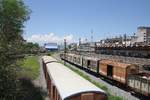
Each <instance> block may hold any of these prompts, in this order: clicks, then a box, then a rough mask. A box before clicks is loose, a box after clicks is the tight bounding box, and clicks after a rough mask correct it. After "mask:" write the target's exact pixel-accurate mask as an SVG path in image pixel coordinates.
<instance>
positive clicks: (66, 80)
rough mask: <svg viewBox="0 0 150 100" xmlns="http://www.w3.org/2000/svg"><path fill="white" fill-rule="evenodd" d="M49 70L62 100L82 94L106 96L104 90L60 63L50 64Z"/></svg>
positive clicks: (48, 65)
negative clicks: (89, 93) (91, 93)
mask: <svg viewBox="0 0 150 100" xmlns="http://www.w3.org/2000/svg"><path fill="white" fill-rule="evenodd" d="M47 70H48V73H49V75H50V76H51V77H52V79H53V82H54V84H55V85H56V87H57V89H58V91H59V93H60V96H61V97H62V99H65V98H67V97H70V96H72V95H75V94H78V93H82V92H98V93H103V94H105V92H104V91H103V90H101V89H99V88H98V87H96V86H95V85H93V84H92V83H90V82H89V81H87V80H85V79H84V78H82V77H81V76H79V75H78V74H76V73H75V72H73V71H71V70H70V69H68V68H67V67H65V66H64V65H62V64H60V63H57V62H52V63H48V64H47Z"/></svg>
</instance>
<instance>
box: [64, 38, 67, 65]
mask: <svg viewBox="0 0 150 100" xmlns="http://www.w3.org/2000/svg"><path fill="white" fill-rule="evenodd" d="M66 46H67V42H66V39H64V58H65V60H66V53H67V47H66ZM65 60H64V65H65V64H66V61H65Z"/></svg>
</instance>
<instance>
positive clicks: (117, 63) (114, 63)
mask: <svg viewBox="0 0 150 100" xmlns="http://www.w3.org/2000/svg"><path fill="white" fill-rule="evenodd" d="M100 63H103V64H108V65H112V66H115V67H121V68H127V67H128V66H131V65H132V64H127V63H122V62H117V61H113V60H106V59H105V60H101V61H100Z"/></svg>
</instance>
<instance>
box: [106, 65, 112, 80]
mask: <svg viewBox="0 0 150 100" xmlns="http://www.w3.org/2000/svg"><path fill="white" fill-rule="evenodd" d="M107 76H108V77H110V78H112V76H113V66H111V65H107Z"/></svg>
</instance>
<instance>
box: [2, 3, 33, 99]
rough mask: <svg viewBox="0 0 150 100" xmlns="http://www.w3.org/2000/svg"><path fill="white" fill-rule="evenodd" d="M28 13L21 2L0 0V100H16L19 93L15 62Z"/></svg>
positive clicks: (19, 52) (19, 51) (19, 50)
mask: <svg viewBox="0 0 150 100" xmlns="http://www.w3.org/2000/svg"><path fill="white" fill-rule="evenodd" d="M29 12H30V10H29V9H28V8H27V7H26V6H25V5H24V3H23V1H22V0H0V100H16V99H17V95H18V93H20V92H19V90H20V89H19V87H18V86H19V81H18V80H17V78H16V73H17V69H16V66H17V64H16V62H17V60H18V55H20V54H21V49H20V46H21V45H22V43H23V37H22V34H23V27H24V25H23V23H24V22H25V21H27V20H28V18H29Z"/></svg>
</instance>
